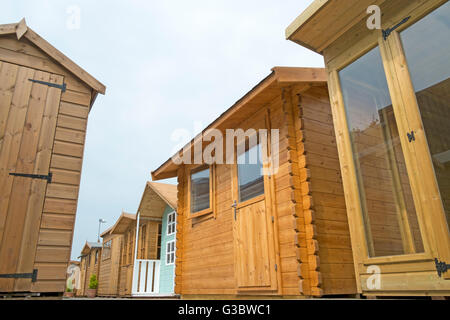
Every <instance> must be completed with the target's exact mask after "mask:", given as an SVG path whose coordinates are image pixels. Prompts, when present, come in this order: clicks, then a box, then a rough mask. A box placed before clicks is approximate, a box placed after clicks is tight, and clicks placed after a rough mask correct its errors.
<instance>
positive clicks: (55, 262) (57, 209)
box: [0, 20, 105, 293]
mask: <svg viewBox="0 0 450 320" xmlns="http://www.w3.org/2000/svg"><path fill="white" fill-rule="evenodd" d="M47 83H49V84H50V85H47ZM52 84H54V85H52ZM63 84H65V86H66V87H65V90H64V89H62V87H61V86H62V85H63ZM104 92H105V87H104V86H103V85H102V84H100V83H99V82H98V81H97V80H95V79H94V78H92V77H91V76H90V75H89V74H88V73H87V72H85V71H84V70H82V69H81V68H80V67H78V66H77V65H75V64H74V63H73V62H72V61H71V60H70V59H68V58H67V57H65V56H64V55H63V54H62V53H60V52H59V51H58V50H56V49H55V48H54V47H52V46H51V45H50V44H49V43H47V42H46V41H45V40H44V39H42V38H41V37H39V35H37V34H36V33H35V32H34V31H33V30H31V29H30V28H28V27H27V26H26V24H25V21H24V20H22V21H21V22H20V23H18V24H11V25H2V26H0V93H1V94H0V105H1V107H0V194H1V197H0V261H1V262H0V275H2V274H3V275H17V274H22V273H25V274H29V273H33V270H37V278H36V279H33V280H35V281H32V279H31V278H30V277H27V278H2V277H0V292H14V291H20V292H60V293H62V292H63V291H64V289H65V273H66V269H67V266H68V263H69V259H70V251H71V246H72V237H73V229H74V223H75V214H76V207H77V200H78V192H79V184H80V175H81V167H82V160H83V151H84V142H85V138H86V126H87V119H88V114H89V110H90V108H91V106H92V104H93V102H94V100H95V97H96V95H97V93H104ZM10 173H16V174H35V175H36V174H37V175H43V176H48V175H49V174H50V173H51V175H52V176H51V182H50V181H49V180H44V179H36V178H31V177H22V176H13V175H10Z"/></svg>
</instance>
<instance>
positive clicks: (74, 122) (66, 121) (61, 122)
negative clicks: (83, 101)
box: [56, 114, 87, 131]
mask: <svg viewBox="0 0 450 320" xmlns="http://www.w3.org/2000/svg"><path fill="white" fill-rule="evenodd" d="M56 125H57V126H58V127H60V128H68V129H74V130H80V131H86V125H87V120H86V119H82V118H77V117H72V116H68V115H63V114H59V115H58V121H57V123H56Z"/></svg>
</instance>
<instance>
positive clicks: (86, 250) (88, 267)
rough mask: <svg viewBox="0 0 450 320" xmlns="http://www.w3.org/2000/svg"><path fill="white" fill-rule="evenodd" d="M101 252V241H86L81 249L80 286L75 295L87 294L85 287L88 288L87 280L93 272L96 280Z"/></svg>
mask: <svg viewBox="0 0 450 320" xmlns="http://www.w3.org/2000/svg"><path fill="white" fill-rule="evenodd" d="M101 254H102V244H101V243H99V242H88V241H86V243H85V245H84V247H83V249H82V250H81V256H80V258H81V262H80V271H81V277H80V278H81V288H80V290H78V291H77V292H76V295H77V296H85V295H86V294H87V289H89V281H90V279H91V276H92V275H93V274H95V275H96V276H97V280H98V275H99V270H100V256H101Z"/></svg>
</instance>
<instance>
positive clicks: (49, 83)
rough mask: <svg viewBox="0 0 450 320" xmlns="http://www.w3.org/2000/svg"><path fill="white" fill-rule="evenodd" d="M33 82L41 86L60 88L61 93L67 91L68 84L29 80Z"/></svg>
mask: <svg viewBox="0 0 450 320" xmlns="http://www.w3.org/2000/svg"><path fill="white" fill-rule="evenodd" d="M28 80H29V81H31V82H35V83H40V84H45V85H46V86H49V87H52V88H58V89H61V92H65V91H66V84H65V83H63V84H57V83H51V82H46V81H41V80H34V79H28Z"/></svg>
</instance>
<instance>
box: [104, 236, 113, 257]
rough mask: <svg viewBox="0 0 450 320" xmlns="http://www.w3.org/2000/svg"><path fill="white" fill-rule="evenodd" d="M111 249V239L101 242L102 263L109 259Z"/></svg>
mask: <svg viewBox="0 0 450 320" xmlns="http://www.w3.org/2000/svg"><path fill="white" fill-rule="evenodd" d="M108 244H109V245H108ZM111 247H112V239H110V240H108V241H106V242H103V248H102V261H105V260H108V259H111ZM107 253H108V255H106V254H107Z"/></svg>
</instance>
